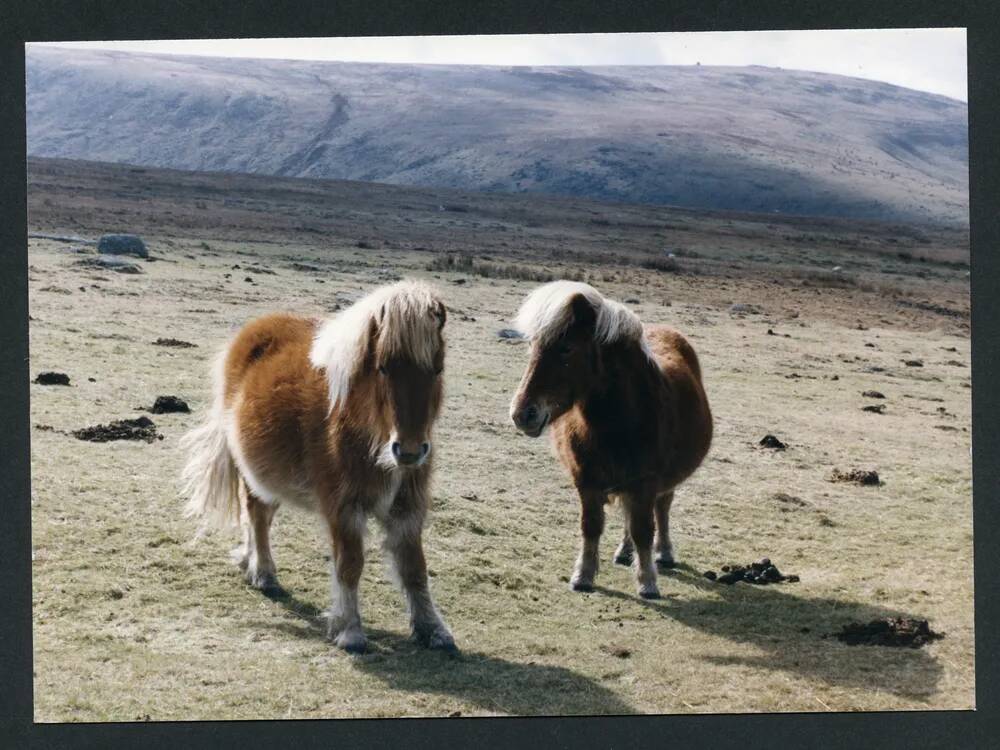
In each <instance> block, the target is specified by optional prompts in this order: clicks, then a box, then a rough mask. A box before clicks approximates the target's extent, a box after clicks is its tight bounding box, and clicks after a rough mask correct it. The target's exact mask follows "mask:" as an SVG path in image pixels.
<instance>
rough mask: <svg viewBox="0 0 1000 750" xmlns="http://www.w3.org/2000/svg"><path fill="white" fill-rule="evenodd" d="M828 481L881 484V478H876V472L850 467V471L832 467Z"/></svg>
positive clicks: (868, 484)
mask: <svg viewBox="0 0 1000 750" xmlns="http://www.w3.org/2000/svg"><path fill="white" fill-rule="evenodd" d="M830 481H831V482H850V483H853V484H861V485H866V486H878V485H880V484H882V482H881V480H880V479H879V478H878V472H877V471H870V470H867V469H851V470H850V471H841V470H840V469H834V470H833V473H832V474H831V475H830Z"/></svg>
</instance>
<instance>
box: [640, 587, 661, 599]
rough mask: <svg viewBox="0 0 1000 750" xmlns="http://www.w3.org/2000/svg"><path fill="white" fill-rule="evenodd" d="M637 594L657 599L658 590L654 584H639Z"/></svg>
mask: <svg viewBox="0 0 1000 750" xmlns="http://www.w3.org/2000/svg"><path fill="white" fill-rule="evenodd" d="M639 596H641V597H642V598H643V599H659V598H660V590H659V589H658V588H656V586H640V587H639Z"/></svg>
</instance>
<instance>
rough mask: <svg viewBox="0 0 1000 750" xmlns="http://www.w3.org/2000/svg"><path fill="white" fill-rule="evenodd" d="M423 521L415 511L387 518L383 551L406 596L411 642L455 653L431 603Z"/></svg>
mask: <svg viewBox="0 0 1000 750" xmlns="http://www.w3.org/2000/svg"><path fill="white" fill-rule="evenodd" d="M394 510H396V509H395V508H394ZM423 521H424V519H423V512H422V510H420V509H417V508H404V509H403V510H402V511H399V512H394V513H392V514H390V516H389V518H388V519H387V520H386V524H385V526H386V536H385V547H386V550H387V551H388V552H389V553H390V554H391V555H392V564H393V566H394V568H395V573H396V575H397V576H398V578H399V584H400V586H401V587H402V588H403V591H404V592H405V593H406V600H407V605H408V607H409V610H410V627H411V629H412V631H413V638H414V639H415V640H416V641H417V642H418V643H420V644H422V645H424V646H427V647H428V648H432V649H442V650H444V651H455V650H456V648H455V639H454V637H453V636H452V634H451V631H450V630H449V629H448V626H447V625H445V623H444V620H443V619H441V615H440V614H439V613H438V611H437V608H436V607H435V606H434V601H433V600H432V599H431V592H430V587H429V585H428V582H427V562H426V560H425V559H424V548H423V542H422V539H421V532H422V529H423Z"/></svg>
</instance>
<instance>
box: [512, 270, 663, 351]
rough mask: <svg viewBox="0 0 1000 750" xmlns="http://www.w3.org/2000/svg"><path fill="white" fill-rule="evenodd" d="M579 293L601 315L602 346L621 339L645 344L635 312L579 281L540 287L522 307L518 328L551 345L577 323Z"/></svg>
mask: <svg viewBox="0 0 1000 750" xmlns="http://www.w3.org/2000/svg"><path fill="white" fill-rule="evenodd" d="M578 294H580V295H583V297H585V298H586V299H587V301H588V302H590V304H591V305H593V307H594V310H595V311H596V312H597V321H596V324H595V327H594V338H595V340H597V341H598V342H599V343H602V344H611V343H614V342H615V341H620V340H630V341H636V342H640V343H642V340H643V339H642V322H641V321H640V320H639V317H638V316H637V315H636V314H635V313H634V312H632V311H631V310H629V309H628V308H627V307H625V306H624V305H623V304H621V303H620V302H615V301H614V300H610V299H607V298H605V297H603V296H602V295H601V293H600V292H598V291H597V290H596V289H594V287H592V286H590V285H589V284H583V283H581V282H579V281H553V282H552V283H551V284H545V285H544V286H540V287H539V288H538V289H536V290H535V291H533V292H532V293H531V294H530V295H528V298H527V299H526V300H525V301H524V303H523V304H522V305H521V309H520V310H519V311H518V314H517V317H516V318H515V319H514V327H515V328H517V330H519V331H520V332H521V333H522V334H524V335H525V336H526V337H527V338H529V339H532V340H535V341H538V343H539V344H541V345H542V346H548V345H549V344H550V343H552V342H553V341H555V340H556V339H558V338H559V337H560V336H562V335H563V333H565V332H566V329H568V328H569V326H570V324H571V323H572V322H573V311H572V309H571V307H570V302H571V300H572V299H573V298H574V297H575V296H576V295H578Z"/></svg>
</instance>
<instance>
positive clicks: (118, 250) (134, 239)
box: [97, 234, 149, 258]
mask: <svg viewBox="0 0 1000 750" xmlns="http://www.w3.org/2000/svg"><path fill="white" fill-rule="evenodd" d="M97 252H99V253H105V254H107V255H134V256H136V257H137V258H148V257H149V250H147V249H146V243H145V242H143V241H142V238H141V237H139V236H137V235H134V234H105V235H102V236H101V239H99V240H98V241H97Z"/></svg>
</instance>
